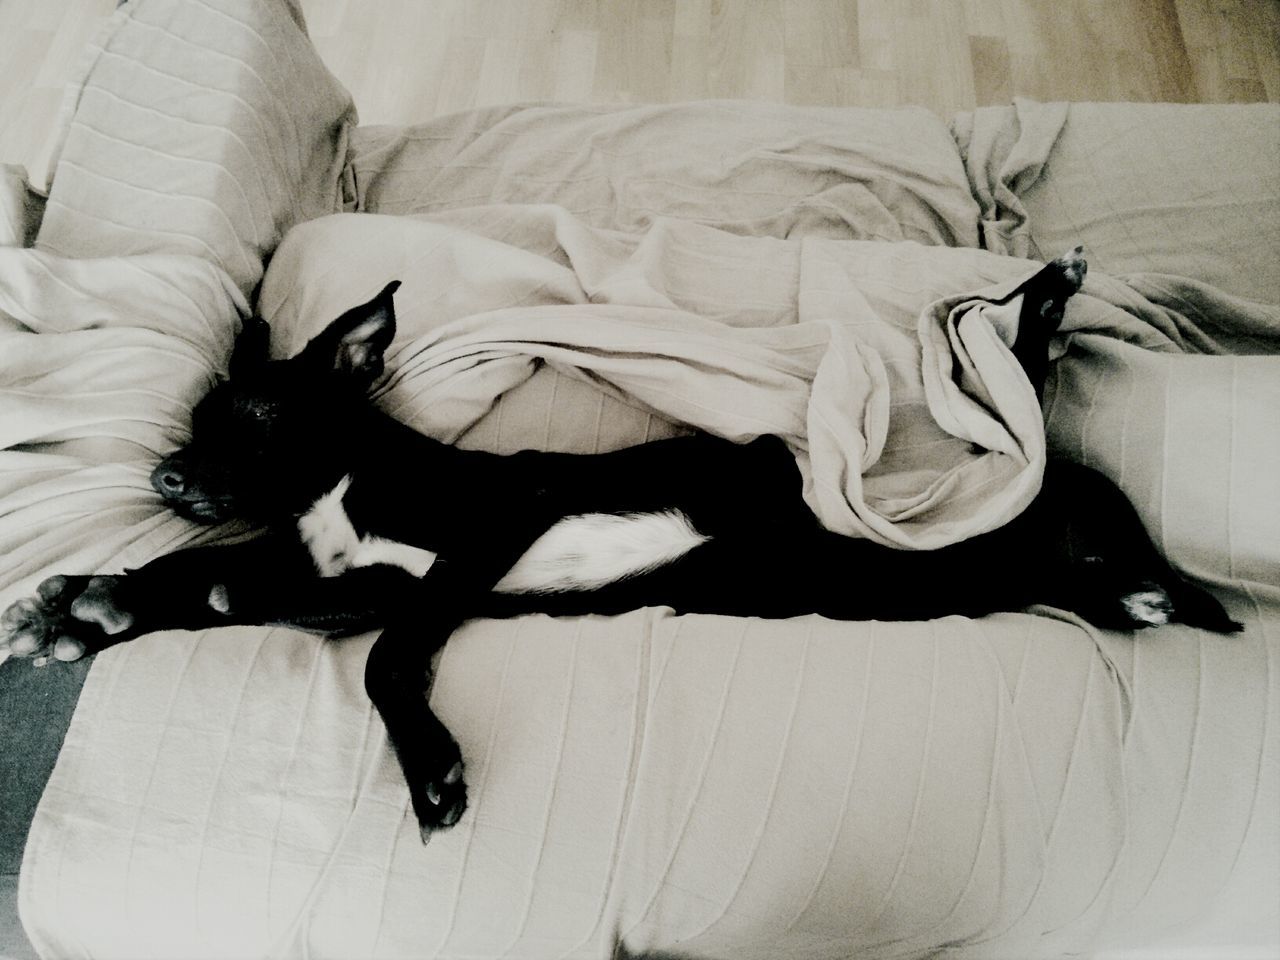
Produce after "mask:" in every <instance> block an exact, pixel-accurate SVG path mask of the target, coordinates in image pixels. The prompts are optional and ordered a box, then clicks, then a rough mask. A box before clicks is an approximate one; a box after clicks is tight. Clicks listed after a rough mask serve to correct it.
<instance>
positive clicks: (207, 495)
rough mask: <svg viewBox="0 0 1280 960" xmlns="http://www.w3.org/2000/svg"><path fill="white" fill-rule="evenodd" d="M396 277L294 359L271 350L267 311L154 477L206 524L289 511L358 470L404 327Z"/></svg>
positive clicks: (175, 503)
mask: <svg viewBox="0 0 1280 960" xmlns="http://www.w3.org/2000/svg"><path fill="white" fill-rule="evenodd" d="M398 286H400V283H399V281H394V282H392V283H389V284H388V285H387V286H386V287H385V288H384V289H383V290H382V292H381V293H379V294H378V295H377V296H376V297H374V298H373V299H372V300H370V301H369V302H368V303H365V304H361V305H360V306H358V307H354V308H352V309H351V310H348V311H347V312H346V313H344V314H343V315H342V316H340V317H339V318H338V319H337V320H335V321H333V323H331V324H329V326H328V327H327V328H326V329H325V330H324V331H323V332H321V333H320V334H318V335H317V336H316V337H315V338H314V339H312V340H311V341H310V342H309V343H308V344H307V345H306V347H304V348H303V349H302V351H301V352H299V353H298V354H297V355H296V356H293V357H290V358H289V359H288V360H271V359H269V357H268V354H267V345H268V337H269V330H268V328H267V324H266V321H264V320H261V319H259V318H257V317H255V318H253V319H251V320H249V321H247V322H246V323H245V326H244V329H243V330H242V331H241V333H240V336H239V337H237V339H236V344H235V348H234V350H233V351H232V355H231V361H230V363H229V365H228V374H229V375H228V378H227V379H226V380H224V381H222V382H221V383H219V384H218V385H217V386H215V387H214V388H213V390H211V391H210V392H209V394H208V395H207V396H206V397H205V398H204V399H203V400H201V401H200V402H199V403H198V404H196V407H195V410H194V411H193V412H192V418H191V442H190V443H188V444H187V445H186V446H185V447H182V448H181V449H180V450H178V451H177V452H176V453H173V454H172V455H170V456H168V457H165V458H164V459H163V460H161V461H160V463H159V464H158V465H157V466H156V468H155V470H153V471H152V473H151V485H152V486H153V487H155V489H156V491H157V492H158V493H159V494H160V495H161V496H162V497H164V499H165V501H166V502H167V503H168V505H169V506H171V507H172V508H173V509H174V510H175V511H176V512H178V513H179V514H181V515H182V516H185V517H188V518H189V519H192V520H198V521H200V522H202V523H217V522H219V521H222V520H228V519H232V518H245V519H248V520H253V521H255V522H270V521H272V520H278V519H283V518H285V517H288V516H290V515H292V514H296V513H299V512H301V511H303V510H305V509H306V508H307V507H308V506H310V504H311V503H312V502H313V501H314V500H315V498H316V497H317V496H319V495H320V494H321V493H323V492H324V491H326V490H328V489H329V488H331V487H332V486H333V485H334V484H335V483H336V482H337V481H338V480H339V479H340V478H341V476H342V474H343V473H344V472H346V471H347V470H348V469H350V467H349V464H348V462H347V458H348V457H349V456H350V455H351V453H350V445H351V443H352V442H353V440H354V439H358V436H357V435H358V431H359V429H360V422H361V420H362V419H363V414H364V412H365V410H366V409H367V403H368V401H367V395H368V390H369V387H370V386H371V385H372V384H373V383H374V381H375V380H377V379H378V377H379V376H380V375H381V374H382V369H383V356H384V353H385V351H386V349H387V347H388V345H389V344H390V343H391V339H392V337H393V336H394V335H395V310H394V308H393V306H392V294H393V293H394V292H395V290H396V288H397V287H398Z"/></svg>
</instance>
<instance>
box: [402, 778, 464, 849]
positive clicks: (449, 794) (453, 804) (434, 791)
mask: <svg viewBox="0 0 1280 960" xmlns="http://www.w3.org/2000/svg"><path fill="white" fill-rule="evenodd" d="M411 793H412V795H413V809H414V813H415V814H416V815H417V818H418V835H419V836H420V837H422V842H423V843H424V844H425V843H429V842H430V841H431V837H432V835H434V834H435V833H437V832H439V831H440V830H447V829H448V828H450V827H452V826H453V825H454V824H455V823H457V822H458V821H459V820H461V819H462V814H463V813H464V812H465V811H466V809H467V782H466V779H465V778H464V777H463V775H462V761H461V760H456V761H455V762H454V763H453V764H452V765H450V766H449V767H448V768H447V769H445V770H442V771H437V772H436V773H434V774H432V775H431V776H429V777H428V778H427V779H426V781H425V782H424V783H423V784H422V785H421V788H420V789H413V790H411Z"/></svg>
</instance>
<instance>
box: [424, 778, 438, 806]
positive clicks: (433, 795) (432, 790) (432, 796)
mask: <svg viewBox="0 0 1280 960" xmlns="http://www.w3.org/2000/svg"><path fill="white" fill-rule="evenodd" d="M427 799H428V800H430V801H431V802H432V803H434V804H435V805H436V806H437V807H438V806H440V788H439V787H437V786H436V785H435V784H434V783H428V784H427Z"/></svg>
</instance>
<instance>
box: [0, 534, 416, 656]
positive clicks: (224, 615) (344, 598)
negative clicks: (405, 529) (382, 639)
mask: <svg viewBox="0 0 1280 960" xmlns="http://www.w3.org/2000/svg"><path fill="white" fill-rule="evenodd" d="M413 582H414V581H413V579H412V578H411V577H409V576H408V575H407V574H403V573H401V572H399V571H395V570H375V569H372V568H370V569H368V570H362V571H353V574H352V575H348V576H345V577H340V578H335V579H333V580H329V581H322V580H321V579H320V577H319V576H318V575H317V573H316V570H315V567H314V566H313V564H312V562H311V559H310V557H309V555H308V554H307V552H306V550H305V549H304V548H303V547H302V546H301V545H300V544H299V543H298V542H297V540H296V538H292V537H288V536H284V535H281V536H274V535H267V536H264V537H261V538H259V539H256V540H252V541H249V542H247V543H242V544H236V545H233V546H218V547H197V548H193V549H188V550H179V551H176V552H174V553H171V554H167V555H165V556H163V557H159V558H157V559H155V560H152V561H151V562H149V563H147V564H145V565H143V566H142V567H139V568H138V569H136V570H128V571H125V572H124V573H120V574H105V575H97V576H82V575H58V576H53V577H49V578H48V579H46V580H45V581H43V582H42V583H41V584H40V585H39V586H38V587H37V588H36V593H35V595H34V596H32V597H25V598H23V599H21V600H18V601H16V602H14V603H13V604H11V605H10V606H9V608H8V609H7V610H5V611H4V613H3V614H0V648H7V649H8V650H9V651H10V652H11V653H13V654H15V655H17V656H22V657H29V658H32V659H40V658H45V657H49V656H53V657H55V658H57V659H60V660H76V659H79V658H80V657H83V656H86V655H90V654H93V653H97V652H98V651H100V650H102V649H104V648H106V647H109V646H113V645H115V644H117V643H122V642H124V641H126V640H131V639H133V638H134V637H138V636H141V635H142V634H144V633H152V632H154V631H157V630H175V629H176V630H202V629H208V628H210V627H219V626H229V625H232V624H263V623H272V624H286V625H291V626H297V627H301V628H303V629H308V630H313V631H315V632H321V633H344V632H345V633H350V632H352V631H353V630H358V629H369V628H370V627H373V626H376V625H379V624H381V623H383V622H384V620H383V619H382V618H381V616H380V614H381V609H382V607H384V606H385V602H386V601H385V597H386V596H387V595H388V594H391V593H393V592H394V591H395V589H397V588H398V589H400V590H401V591H403V589H404V587H405V584H406V583H408V584H412V583H413Z"/></svg>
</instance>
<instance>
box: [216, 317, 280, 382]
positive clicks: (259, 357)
mask: <svg viewBox="0 0 1280 960" xmlns="http://www.w3.org/2000/svg"><path fill="white" fill-rule="evenodd" d="M270 339H271V328H270V327H268V326H267V321H265V320H263V319H262V318H261V317H249V318H248V319H247V320H245V321H244V324H243V326H241V327H240V333H239V334H237V336H236V343H235V346H234V347H232V348H231V359H230V361H228V363H227V373H228V375H230V376H231V377H234V376H235V375H236V374H237V373H240V374H243V373H247V372H249V371H251V370H256V369H257V368H259V367H262V366H263V365H265V364H266V362H267V355H268V343H269V342H270Z"/></svg>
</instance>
